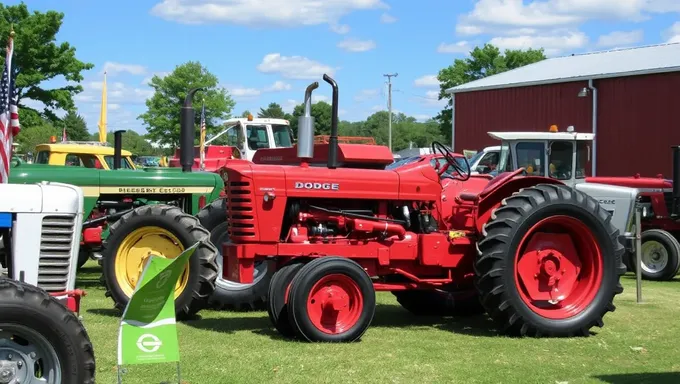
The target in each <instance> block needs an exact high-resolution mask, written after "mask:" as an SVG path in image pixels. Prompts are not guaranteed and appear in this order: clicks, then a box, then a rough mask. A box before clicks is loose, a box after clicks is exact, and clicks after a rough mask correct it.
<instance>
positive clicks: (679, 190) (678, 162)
mask: <svg viewBox="0 0 680 384" xmlns="http://www.w3.org/2000/svg"><path fill="white" fill-rule="evenodd" d="M672 148H673V205H672V207H671V211H672V212H671V215H672V216H678V215H680V146H675V147H672Z"/></svg>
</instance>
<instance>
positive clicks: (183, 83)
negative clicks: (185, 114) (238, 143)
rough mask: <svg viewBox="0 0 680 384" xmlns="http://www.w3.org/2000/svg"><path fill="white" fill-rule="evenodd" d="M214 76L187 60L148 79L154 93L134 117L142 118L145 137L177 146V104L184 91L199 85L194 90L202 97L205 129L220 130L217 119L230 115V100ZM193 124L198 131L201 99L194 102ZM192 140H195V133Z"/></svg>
mask: <svg viewBox="0 0 680 384" xmlns="http://www.w3.org/2000/svg"><path fill="white" fill-rule="evenodd" d="M218 83H219V81H218V79H217V76H215V75H213V74H212V73H210V72H209V71H208V70H207V69H206V68H205V67H204V66H203V65H201V63H199V62H195V61H190V62H187V63H184V64H182V65H178V66H177V67H175V69H174V71H173V72H172V73H171V74H169V75H167V76H165V77H163V78H161V77H159V76H154V77H153V78H152V79H151V82H150V83H149V84H150V86H151V87H152V88H153V89H154V91H155V93H154V95H153V96H152V97H151V98H150V99H148V100H147V101H146V106H147V107H148V110H147V112H145V113H143V114H141V115H140V116H139V117H138V119H140V120H142V121H143V122H144V125H145V126H146V128H147V131H148V132H149V133H148V137H149V138H150V139H151V140H154V141H156V142H158V143H161V144H170V145H173V146H175V147H177V146H179V132H180V108H181V107H182V104H183V103H184V98H185V97H186V95H187V91H189V89H191V88H195V87H202V88H204V90H202V91H199V92H197V93H196V97H195V100H196V101H199V100H200V101H205V115H206V130H207V133H208V135H209V134H211V133H217V132H218V131H219V130H220V127H219V126H218V120H224V119H228V118H230V117H231V111H232V109H233V108H234V104H235V103H234V100H232V98H231V96H230V95H229V93H228V92H227V90H226V89H224V88H222V87H219V86H218ZM194 108H195V109H196V121H195V123H196V125H195V127H194V129H195V130H196V131H198V124H199V121H200V108H201V103H200V102H195V103H194ZM195 137H196V140H195V142H194V144H196V143H198V133H197V134H196V135H195Z"/></svg>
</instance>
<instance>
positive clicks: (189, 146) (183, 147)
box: [179, 88, 203, 172]
mask: <svg viewBox="0 0 680 384" xmlns="http://www.w3.org/2000/svg"><path fill="white" fill-rule="evenodd" d="M202 89H203V88H193V89H190V90H189V92H188V93H187V97H185V98H184V105H183V106H182V110H181V111H180V117H179V119H180V120H179V124H180V125H179V127H180V128H179V146H180V148H179V163H180V164H181V165H182V172H191V167H192V166H193V165H194V134H195V132H194V130H195V127H194V125H195V121H194V120H195V118H196V112H194V106H193V105H192V102H193V100H194V94H195V93H196V92H197V91H199V90H202Z"/></svg>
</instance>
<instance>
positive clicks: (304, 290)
mask: <svg viewBox="0 0 680 384" xmlns="http://www.w3.org/2000/svg"><path fill="white" fill-rule="evenodd" d="M331 274H340V275H344V276H346V277H348V278H349V279H350V281H352V283H353V284H354V285H355V287H356V288H358V289H359V292H360V294H361V298H362V301H363V307H362V310H361V312H360V313H359V316H358V318H357V321H356V322H355V323H354V325H352V326H351V327H350V328H349V329H347V330H346V331H343V332H341V333H336V334H329V333H325V332H323V331H321V330H320V329H318V328H317V327H316V326H315V325H314V324H313V322H312V319H310V316H309V313H308V311H307V301H308V299H309V294H310V293H311V290H312V288H313V287H314V285H315V284H316V283H317V282H318V281H320V280H321V279H322V278H323V277H325V276H328V275H331ZM374 315H375V289H374V288H373V282H372V281H371V278H370V277H369V276H368V274H366V272H365V271H364V269H363V268H361V266H360V265H359V264H357V263H356V262H355V261H353V260H351V259H347V258H343V257H335V256H328V257H321V258H318V259H314V260H312V261H310V262H309V263H307V264H305V266H304V267H302V268H301V269H300V271H298V273H297V274H296V275H295V278H293V281H292V282H291V284H290V292H289V293H288V321H289V322H290V323H291V325H292V326H293V328H294V329H295V331H296V334H297V335H298V336H300V337H301V338H302V339H305V340H308V341H312V342H352V341H357V340H359V339H360V338H361V336H362V335H363V334H364V332H366V330H367V329H368V327H369V326H370V325H371V322H372V321H373V316H374Z"/></svg>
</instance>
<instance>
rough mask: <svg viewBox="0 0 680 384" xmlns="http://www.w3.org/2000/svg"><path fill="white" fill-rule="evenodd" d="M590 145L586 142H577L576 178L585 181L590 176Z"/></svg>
mask: <svg viewBox="0 0 680 384" xmlns="http://www.w3.org/2000/svg"><path fill="white" fill-rule="evenodd" d="M589 162H590V144H589V143H588V142H586V141H577V142H576V178H577V179H585V178H586V177H588V176H590V167H589V166H588V163H589Z"/></svg>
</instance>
